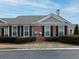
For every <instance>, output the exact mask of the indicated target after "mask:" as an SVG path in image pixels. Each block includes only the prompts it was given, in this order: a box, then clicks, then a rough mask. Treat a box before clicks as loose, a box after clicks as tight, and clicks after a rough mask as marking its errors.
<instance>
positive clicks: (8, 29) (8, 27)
mask: <svg viewBox="0 0 79 59" xmlns="http://www.w3.org/2000/svg"><path fill="white" fill-rule="evenodd" d="M7 27H8V29H7V30H8V33H7V34H8V37H9V26H7ZM4 36H5V28H4Z"/></svg>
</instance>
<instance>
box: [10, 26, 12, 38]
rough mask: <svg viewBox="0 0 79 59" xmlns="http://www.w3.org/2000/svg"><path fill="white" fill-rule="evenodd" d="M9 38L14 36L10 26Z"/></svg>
mask: <svg viewBox="0 0 79 59" xmlns="http://www.w3.org/2000/svg"><path fill="white" fill-rule="evenodd" d="M9 36H10V37H11V36H12V26H9Z"/></svg>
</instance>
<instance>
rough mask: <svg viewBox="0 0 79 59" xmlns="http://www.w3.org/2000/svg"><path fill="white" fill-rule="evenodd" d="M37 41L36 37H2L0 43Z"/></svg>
mask: <svg viewBox="0 0 79 59" xmlns="http://www.w3.org/2000/svg"><path fill="white" fill-rule="evenodd" d="M32 41H36V38H35V37H0V43H16V44H17V43H27V42H32Z"/></svg>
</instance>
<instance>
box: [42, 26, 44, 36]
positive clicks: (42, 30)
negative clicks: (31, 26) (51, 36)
mask: <svg viewBox="0 0 79 59" xmlns="http://www.w3.org/2000/svg"><path fill="white" fill-rule="evenodd" d="M42 36H43V37H44V26H42Z"/></svg>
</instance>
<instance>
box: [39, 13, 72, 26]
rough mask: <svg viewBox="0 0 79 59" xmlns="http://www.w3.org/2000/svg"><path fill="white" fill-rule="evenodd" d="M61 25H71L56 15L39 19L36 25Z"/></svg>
mask: <svg viewBox="0 0 79 59" xmlns="http://www.w3.org/2000/svg"><path fill="white" fill-rule="evenodd" d="M42 22H43V23H56V22H58V23H63V24H71V23H70V22H69V21H67V20H65V19H64V18H62V17H61V16H58V15H56V14H53V13H51V14H49V15H47V16H46V17H44V18H42V19H40V20H39V21H38V23H42Z"/></svg>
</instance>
